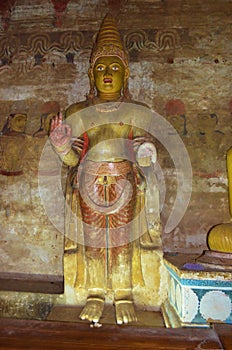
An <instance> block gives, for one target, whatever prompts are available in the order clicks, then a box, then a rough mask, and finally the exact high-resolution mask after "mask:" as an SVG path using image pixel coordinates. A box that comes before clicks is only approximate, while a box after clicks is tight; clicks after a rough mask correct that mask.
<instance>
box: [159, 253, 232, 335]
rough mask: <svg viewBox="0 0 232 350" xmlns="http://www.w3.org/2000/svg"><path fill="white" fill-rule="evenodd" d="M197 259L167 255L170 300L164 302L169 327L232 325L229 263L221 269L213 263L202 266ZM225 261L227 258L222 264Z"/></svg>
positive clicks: (231, 281) (208, 256)
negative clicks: (213, 324)
mask: <svg viewBox="0 0 232 350" xmlns="http://www.w3.org/2000/svg"><path fill="white" fill-rule="evenodd" d="M213 255H214V256H215V254H213V252H212V253H211V254H208V253H207V254H205V255H203V257H204V259H205V260H207V262H208V261H209V260H208V259H209V258H210V257H211V258H212V256H213ZM203 257H202V259H203ZM198 258H199V255H198V256H197V255H192V254H178V253H173V254H171V253H170V254H165V255H164V263H165V266H166V269H167V271H168V286H167V289H168V297H167V300H166V301H165V302H164V303H163V310H164V311H163V314H164V316H165V317H164V318H165V323H166V327H173V328H176V327H196V326H197V327H210V325H211V324H212V323H230V324H232V310H231V304H232V272H231V271H229V269H228V268H227V266H228V265H227V264H226V268H224V265H220V270H219V269H218V268H215V266H214V264H207V262H206V263H205V264H206V265H204V264H202V261H201V258H199V259H198ZM204 259H203V260H204ZM218 259H219V258H218ZM225 259H228V257H227V258H224V260H223V261H222V263H223V264H225ZM217 267H218V265H217Z"/></svg>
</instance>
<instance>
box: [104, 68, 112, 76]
mask: <svg viewBox="0 0 232 350" xmlns="http://www.w3.org/2000/svg"><path fill="white" fill-rule="evenodd" d="M105 75H106V76H108V75H112V72H111V69H110V67H106V70H105Z"/></svg>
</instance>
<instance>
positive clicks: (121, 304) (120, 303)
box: [115, 300, 137, 324]
mask: <svg viewBox="0 0 232 350" xmlns="http://www.w3.org/2000/svg"><path fill="white" fill-rule="evenodd" d="M115 311H116V321H117V324H123V323H131V322H136V321H137V316H136V312H135V308H134V304H133V302H132V301H131V300H117V301H115Z"/></svg>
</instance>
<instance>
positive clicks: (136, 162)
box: [50, 15, 160, 324]
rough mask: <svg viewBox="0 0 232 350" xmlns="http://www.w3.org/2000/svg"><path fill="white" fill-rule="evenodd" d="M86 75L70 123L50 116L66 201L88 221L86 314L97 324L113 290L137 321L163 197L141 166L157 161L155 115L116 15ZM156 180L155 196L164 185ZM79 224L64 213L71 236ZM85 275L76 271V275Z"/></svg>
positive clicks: (121, 310) (127, 317) (124, 315)
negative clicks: (141, 91)
mask: <svg viewBox="0 0 232 350" xmlns="http://www.w3.org/2000/svg"><path fill="white" fill-rule="evenodd" d="M88 74H89V80H90V91H89V94H88V95H87V99H86V100H85V101H82V102H78V103H74V104H73V105H71V106H70V107H68V109H67V110H66V113H65V121H63V117H62V115H61V113H60V114H58V116H57V117H55V118H54V119H53V120H52V123H51V133H50V139H51V143H52V145H53V148H54V150H55V152H56V153H57V154H58V155H59V157H60V158H61V159H62V161H63V163H64V164H65V165H67V166H68V169H69V170H68V177H67V187H66V201H67V202H68V203H69V204H70V206H71V209H72V213H75V212H76V213H77V216H78V215H79V216H80V217H81V223H82V227H79V226H78V228H76V230H77V231H78V232H79V231H81V230H83V241H82V245H83V250H84V252H83V256H84V261H85V262H84V263H81V264H84V273H85V279H84V281H85V282H84V283H85V285H86V288H87V290H88V295H87V301H86V304H85V306H84V308H83V310H82V312H81V314H80V318H81V319H82V320H88V321H90V322H94V323H97V322H99V320H100V318H101V316H102V313H103V309H104V304H105V299H106V295H107V293H108V292H109V291H111V292H113V300H114V306H115V315H116V322H117V323H118V324H122V323H129V322H134V321H136V320H137V316H136V311H135V306H134V301H133V292H132V289H133V283H134V282H133V276H135V275H137V276H139V277H138V279H140V281H142V271H141V266H140V264H139V246H140V248H141V247H142V248H146V246H147V248H148V249H153V248H154V247H156V248H157V244H158V243H157V242H160V220H159V206H158V201H159V199H158V197H159V196H158V195H155V196H154V202H155V203H153V205H152V204H151V202H152V198H149V193H148V192H149V191H147V190H146V189H147V188H148V187H147V184H146V179H145V176H144V175H143V173H142V171H141V169H142V168H146V169H148V168H150V167H152V164H153V163H154V162H155V160H156V149H155V146H154V139H153V137H152V136H151V135H150V134H149V132H147V131H145V130H149V123H151V113H150V114H149V113H148V112H147V110H148V108H147V107H145V106H144V105H143V104H141V103H139V102H135V101H132V100H131V96H130V93H129V89H128V78H129V67H128V57H127V53H126V51H125V50H124V48H123V45H122V42H121V39H120V35H119V32H118V30H117V27H116V24H115V20H114V18H113V17H112V16H111V15H107V16H106V17H105V19H104V21H103V23H102V26H101V28H100V31H99V34H98V37H97V40H96V44H95V46H94V47H93V51H92V55H91V59H90V68H89V72H88ZM144 109H145V110H146V112H144ZM147 113H148V115H147ZM145 125H146V128H144V129H143V127H142V126H145ZM151 178H152V177H151ZM153 185H154V186H153V191H152V193H153V194H154V192H155V191H156V192H157V191H158V189H157V187H156V186H157V184H153ZM145 192H146V196H147V199H148V200H145V199H146V198H145ZM157 193H158V192H157ZM146 202H147V203H149V205H150V207H152V208H150V209H151V210H150V211H149V210H148V211H147V212H150V213H152V215H153V217H154V220H152V219H151V217H150V218H149V223H151V225H150V230H149V229H148V227H147V226H146V225H147V218H146V216H145V215H142V214H141V215H139V213H144V211H143V208H144V207H145V203H146ZM74 203H75V204H74ZM137 216H139V220H136V217H137ZM150 216H151V215H150ZM67 221H68V222H67ZM73 226H75V227H76V226H77V225H70V215H68V214H66V233H65V234H66V237H67V236H69V235H70V236H69V237H71V236H72V235H71V233H70V230H71V227H72V228H73ZM78 234H79V233H77V235H78ZM153 236H154V237H155V239H154V240H153ZM77 240H78V239H77ZM140 243H141V245H140ZM78 249H80V248H78ZM135 251H136V252H137V253H135ZM134 258H135V260H136V261H137V263H134ZM80 276H81V273H78V272H77V281H78V280H79V278H80ZM76 283H78V282H76Z"/></svg>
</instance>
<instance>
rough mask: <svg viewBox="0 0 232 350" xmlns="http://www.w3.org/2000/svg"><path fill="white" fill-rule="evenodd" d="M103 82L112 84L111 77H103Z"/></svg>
mask: <svg viewBox="0 0 232 350" xmlns="http://www.w3.org/2000/svg"><path fill="white" fill-rule="evenodd" d="M103 81H104V83H105V84H112V79H111V78H104V79H103Z"/></svg>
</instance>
